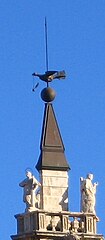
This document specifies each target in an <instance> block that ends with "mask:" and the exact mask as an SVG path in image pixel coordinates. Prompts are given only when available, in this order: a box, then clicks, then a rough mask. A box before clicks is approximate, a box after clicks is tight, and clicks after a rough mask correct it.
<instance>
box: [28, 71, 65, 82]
mask: <svg viewBox="0 0 105 240" xmlns="http://www.w3.org/2000/svg"><path fill="white" fill-rule="evenodd" d="M32 76H34V77H39V78H40V79H41V80H42V81H44V82H47V83H48V82H51V81H52V80H53V79H63V78H65V77H66V73H65V71H64V70H63V71H47V72H45V73H44V74H39V73H33V74H32Z"/></svg>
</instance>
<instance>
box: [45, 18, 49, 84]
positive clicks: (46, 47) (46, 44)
mask: <svg viewBox="0 0 105 240" xmlns="http://www.w3.org/2000/svg"><path fill="white" fill-rule="evenodd" d="M45 49H46V52H45V53H46V56H45V57H46V71H48V41H47V19H46V17H45ZM47 87H48V81H47Z"/></svg>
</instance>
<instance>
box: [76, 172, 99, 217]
mask: <svg viewBox="0 0 105 240" xmlns="http://www.w3.org/2000/svg"><path fill="white" fill-rule="evenodd" d="M92 180H93V174H91V173H89V174H88V175H87V178H86V179H84V178H83V177H81V178H80V185H81V211H82V212H89V213H94V214H95V203H96V197H95V194H96V186H97V185H98V183H94V184H93V183H92Z"/></svg>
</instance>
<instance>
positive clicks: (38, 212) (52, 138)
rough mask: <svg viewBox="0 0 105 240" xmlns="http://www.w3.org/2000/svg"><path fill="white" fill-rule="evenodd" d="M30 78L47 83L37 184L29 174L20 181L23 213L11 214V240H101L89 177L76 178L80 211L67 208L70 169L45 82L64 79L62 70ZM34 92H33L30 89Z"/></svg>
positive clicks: (50, 96)
mask: <svg viewBox="0 0 105 240" xmlns="http://www.w3.org/2000/svg"><path fill="white" fill-rule="evenodd" d="M33 76H35V77H39V79H40V80H42V81H44V82H45V83H46V84H47V87H46V88H44V89H43V90H42V92H41V98H42V100H43V101H44V103H45V109H44V116H43V126H42V134H41V143H40V155H39V158H38V161H37V163H36V169H37V170H38V172H39V176H40V182H38V180H37V179H36V178H35V177H34V176H33V175H32V173H31V172H30V171H27V172H26V178H25V179H24V180H23V181H21V182H20V184H19V185H20V187H22V188H23V201H24V203H25V205H26V208H25V211H24V212H23V213H19V214H17V215H15V218H16V220H17V233H16V235H12V236H11V238H12V240H43V239H48V240H52V239H54V240H62V239H63V240H66V239H68V240H75V239H78V240H104V238H103V235H102V234H98V233H97V222H98V221H99V219H98V217H97V215H96V212H95V193H96V186H97V184H96V183H94V184H93V183H92V179H93V175H92V174H88V175H87V177H86V179H83V178H82V177H81V178H80V188H81V190H80V191H81V210H80V211H78V212H72V211H71V209H70V210H69V209H68V201H69V195H68V187H69V186H68V173H69V170H70V166H69V164H68V161H67V159H66V157H65V148H64V144H63V141H62V137H61V134H60V130H59V127H58V123H57V120H56V116H55V113H54V109H53V104H52V102H53V100H54V98H55V91H54V90H53V89H52V88H50V87H49V83H50V82H51V81H53V80H55V79H62V78H65V71H46V72H45V74H36V73H33ZM33 91H34V89H33Z"/></svg>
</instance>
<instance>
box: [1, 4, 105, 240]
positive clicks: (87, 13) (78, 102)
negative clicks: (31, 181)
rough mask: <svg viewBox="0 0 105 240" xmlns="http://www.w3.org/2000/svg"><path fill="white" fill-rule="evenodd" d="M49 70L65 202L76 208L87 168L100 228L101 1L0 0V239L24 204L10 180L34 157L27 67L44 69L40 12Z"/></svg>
mask: <svg viewBox="0 0 105 240" xmlns="http://www.w3.org/2000/svg"><path fill="white" fill-rule="evenodd" d="M45 16H46V17H47V21H48V49H49V69H51V70H56V69H57V70H63V69H65V71H66V73H67V78H66V80H62V81H55V82H53V83H52V87H53V88H54V89H55V90H56V92H57V97H56V99H55V101H54V103H53V106H54V109H55V113H56V117H57V120H58V123H59V127H60V131H61V135H62V138H63V141H64V145H65V148H66V157H67V159H68V162H69V164H70V166H71V171H70V173H69V187H70V188H69V208H70V211H79V202H80V191H79V187H80V186H79V179H80V177H81V176H83V177H85V176H86V174H87V173H88V172H93V174H94V181H98V182H99V186H98V189H97V205H96V212H97V215H98V217H99V218H100V222H99V223H98V233H103V234H105V1H104V0H100V1H99V0H85V1H84V0H58V1H57V0H50V1H49V0H44V1H43V0H36V1H35V0H30V1H28V0H18V1H17V0H9V1H8V0H3V1H2V0H0V23H1V24H0V162H1V167H0V189H1V191H0V239H4V240H7V239H10V235H12V234H15V233H16V221H15V218H14V215H15V214H17V213H21V212H23V211H24V204H23V203H22V189H21V188H20V187H19V186H18V183H19V182H20V181H21V180H22V179H23V178H24V177H25V173H24V172H25V169H26V168H27V167H30V168H32V169H33V172H34V174H35V176H36V177H37V178H38V173H37V171H36V170H35V168H34V166H35V164H36V162H37V160H38V156H39V143H40V134H41V126H42V117H43V110H44V103H43V102H42V100H41V98H40V92H41V90H42V89H43V87H44V83H40V85H39V87H38V88H37V90H36V92H35V93H32V91H31V88H32V76H31V74H32V73H33V72H34V71H37V72H42V73H43V72H44V71H45V44H44V18H45Z"/></svg>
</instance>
